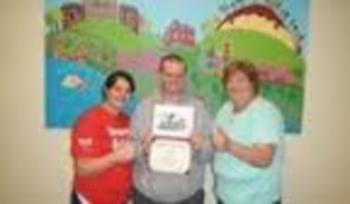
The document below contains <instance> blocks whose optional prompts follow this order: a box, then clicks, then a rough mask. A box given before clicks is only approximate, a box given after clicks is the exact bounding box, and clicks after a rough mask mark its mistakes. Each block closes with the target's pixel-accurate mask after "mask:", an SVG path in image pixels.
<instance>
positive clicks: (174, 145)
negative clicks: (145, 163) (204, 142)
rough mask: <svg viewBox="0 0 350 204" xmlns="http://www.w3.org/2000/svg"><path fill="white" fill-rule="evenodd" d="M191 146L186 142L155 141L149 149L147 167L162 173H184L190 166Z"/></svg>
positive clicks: (160, 139) (171, 140)
mask: <svg viewBox="0 0 350 204" xmlns="http://www.w3.org/2000/svg"><path fill="white" fill-rule="evenodd" d="M191 153H192V152H191V146H190V144H189V143H188V142H187V141H181V140H173V139H162V138H159V139H156V140H155V141H154V142H153V143H152V145H151V149H150V155H149V165H150V167H151V169H152V170H153V171H157V172H162V173H178V174H184V173H186V172H187V171H188V170H189V168H190V165H191Z"/></svg>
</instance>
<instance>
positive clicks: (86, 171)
mask: <svg viewBox="0 0 350 204" xmlns="http://www.w3.org/2000/svg"><path fill="white" fill-rule="evenodd" d="M116 162H117V159H116V158H115V155H114V154H113V153H109V154H107V155H105V156H102V157H99V158H77V159H75V161H74V165H75V170H76V172H77V174H78V175H80V176H91V175H96V174H99V173H101V172H103V171H105V170H106V169H108V168H111V167H112V166H113V165H115V163H116Z"/></svg>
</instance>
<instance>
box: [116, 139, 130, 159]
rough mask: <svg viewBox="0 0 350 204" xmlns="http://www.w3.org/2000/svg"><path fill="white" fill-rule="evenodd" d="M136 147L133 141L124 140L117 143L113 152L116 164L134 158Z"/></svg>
mask: <svg viewBox="0 0 350 204" xmlns="http://www.w3.org/2000/svg"><path fill="white" fill-rule="evenodd" d="M134 153H135V147H134V144H133V142H132V141H131V140H122V141H118V142H116V145H115V150H114V151H113V155H114V157H113V158H114V160H115V162H128V161H131V160H132V159H133V158H134Z"/></svg>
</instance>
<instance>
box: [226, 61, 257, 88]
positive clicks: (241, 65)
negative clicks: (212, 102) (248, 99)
mask: <svg viewBox="0 0 350 204" xmlns="http://www.w3.org/2000/svg"><path fill="white" fill-rule="evenodd" d="M236 72H241V73H243V74H244V75H245V76H246V77H247V78H248V80H249V81H250V83H251V84H252V85H253V90H254V93H255V94H258V93H259V88H260V80H259V75H258V72H257V71H256V67H255V65H254V64H253V63H250V62H248V61H243V60H241V61H239V60H237V61H233V62H231V63H229V64H228V65H227V66H226V67H225V68H224V73H223V78H222V82H223V84H224V86H226V85H227V83H228V81H229V79H230V77H231V76H232V75H233V74H235V73H236Z"/></svg>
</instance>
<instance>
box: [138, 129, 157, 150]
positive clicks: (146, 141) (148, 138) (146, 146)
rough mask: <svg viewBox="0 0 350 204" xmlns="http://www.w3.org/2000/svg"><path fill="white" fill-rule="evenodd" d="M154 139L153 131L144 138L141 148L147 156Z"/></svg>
mask: <svg viewBox="0 0 350 204" xmlns="http://www.w3.org/2000/svg"><path fill="white" fill-rule="evenodd" d="M153 139H154V138H153V135H152V132H151V130H148V131H147V132H146V134H145V135H144V136H143V138H142V143H141V148H142V152H143V153H145V154H148V153H149V151H150V148H151V145H152V142H153Z"/></svg>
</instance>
